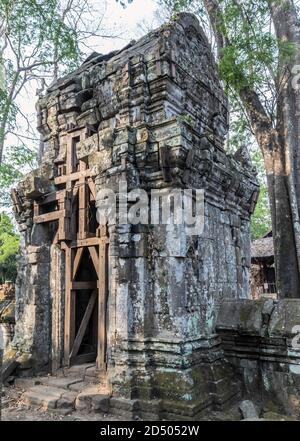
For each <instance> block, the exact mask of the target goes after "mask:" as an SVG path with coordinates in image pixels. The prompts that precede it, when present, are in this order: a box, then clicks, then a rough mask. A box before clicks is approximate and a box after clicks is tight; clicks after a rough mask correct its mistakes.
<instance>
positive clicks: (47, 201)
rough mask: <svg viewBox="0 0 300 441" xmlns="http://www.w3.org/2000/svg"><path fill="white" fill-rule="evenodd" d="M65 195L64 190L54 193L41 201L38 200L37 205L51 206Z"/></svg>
mask: <svg viewBox="0 0 300 441" xmlns="http://www.w3.org/2000/svg"><path fill="white" fill-rule="evenodd" d="M65 195H66V190H59V191H54V192H53V193H50V194H48V195H47V196H45V197H43V198H42V199H41V200H39V201H38V204H39V205H46V204H51V203H53V202H56V201H58V200H59V199H61V198H63V197H65Z"/></svg>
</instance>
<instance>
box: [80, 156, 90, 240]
mask: <svg viewBox="0 0 300 441" xmlns="http://www.w3.org/2000/svg"><path fill="white" fill-rule="evenodd" d="M84 170H86V164H85V163H84V162H83V161H80V171H84ZM87 202H88V201H87V191H86V181H85V176H84V175H83V176H82V177H80V179H79V190H78V209H79V221H78V238H79V239H85V238H86V226H87V225H86V224H87V219H86V217H87Z"/></svg>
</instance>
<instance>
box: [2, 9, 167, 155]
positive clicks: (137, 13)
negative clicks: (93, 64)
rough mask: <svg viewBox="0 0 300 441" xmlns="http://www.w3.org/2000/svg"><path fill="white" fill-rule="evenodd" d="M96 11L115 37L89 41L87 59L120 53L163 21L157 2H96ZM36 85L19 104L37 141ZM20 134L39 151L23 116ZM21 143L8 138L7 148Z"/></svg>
mask: <svg viewBox="0 0 300 441" xmlns="http://www.w3.org/2000/svg"><path fill="white" fill-rule="evenodd" d="M93 3H94V7H95V9H98V10H103V11H104V18H103V22H102V23H103V32H104V33H106V34H109V35H110V33H112V34H113V35H114V37H112V38H93V39H91V40H89V48H85V47H82V49H83V51H84V52H85V53H86V55H88V54H89V53H90V52H91V51H93V50H94V51H97V52H100V53H108V52H110V51H112V50H116V49H121V48H122V47H124V46H126V44H128V43H129V42H130V41H131V40H133V39H138V38H140V37H141V36H142V35H143V33H145V28H149V29H150V28H154V27H157V26H159V24H160V22H161V21H162V18H161V17H159V15H160V14H159V12H158V11H159V5H158V0H134V1H133V3H131V4H128V5H127V6H126V8H124V7H123V6H121V4H120V3H118V2H117V1H116V0H106V1H103V0H93ZM36 87H37V86H36V84H34V85H32V87H27V90H26V91H25V90H24V91H23V92H22V94H20V97H19V100H18V104H19V106H20V108H21V110H22V112H23V113H24V114H26V116H27V118H28V120H29V121H30V125H31V127H32V129H33V130H34V136H36V137H38V136H39V135H38V132H37V131H36V130H35V127H36V110H35V104H36V101H37V96H36ZM18 124H19V126H20V127H19V130H18V134H21V135H23V136H24V137H23V138H22V137H21V138H19V139H22V141H23V142H26V145H27V146H29V147H30V148H34V145H35V148H36V147H37V145H38V143H37V142H36V143H34V142H33V141H30V139H27V138H26V137H27V136H28V137H32V136H33V134H32V133H29V131H28V127H27V124H25V120H23V118H22V117H21V116H20V117H19V118H18ZM19 143H20V141H19V140H18V138H16V136H14V135H11V134H10V135H8V137H7V145H16V144H19Z"/></svg>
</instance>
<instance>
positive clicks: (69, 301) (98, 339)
mask: <svg viewBox="0 0 300 441" xmlns="http://www.w3.org/2000/svg"><path fill="white" fill-rule="evenodd" d="M87 136H89V129H88V128H86V127H85V128H81V129H78V128H77V129H73V130H70V131H69V132H68V134H67V148H66V159H65V160H63V161H61V162H60V163H59V164H58V172H59V173H58V176H57V177H56V178H55V187H56V191H55V192H53V193H50V194H47V195H44V196H43V197H41V198H39V199H37V200H36V201H35V202H34V222H36V223H44V222H56V223H57V230H56V233H55V236H54V243H57V244H59V245H60V247H61V249H62V250H63V251H64V253H65V311H64V314H65V315H64V317H65V318H64V365H66V366H69V365H70V364H74V363H82V362H89V361H93V360H94V359H96V365H97V368H98V370H100V371H103V370H106V304H107V296H108V243H109V240H108V234H107V228H106V226H99V225H98V223H97V220H96V208H95V198H96V188H95V183H94V180H93V175H92V173H91V170H89V169H88V168H87V165H86V163H85V162H84V161H82V160H77V156H76V144H77V143H78V142H80V141H81V140H83V139H85V138H86V137H87ZM91 322H93V323H91ZM88 334H89V335H92V337H90V342H89V343H90V345H87V346H91V348H89V350H87V349H86V348H84V341H85V339H87V335H88ZM91 339H92V342H91ZM92 343H94V344H92Z"/></svg>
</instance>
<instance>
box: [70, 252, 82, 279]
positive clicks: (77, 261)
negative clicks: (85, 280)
mask: <svg viewBox="0 0 300 441" xmlns="http://www.w3.org/2000/svg"><path fill="white" fill-rule="evenodd" d="M83 251H84V248H78V249H77V250H76V254H75V259H74V264H73V279H75V277H76V275H77V271H78V267H79V264H80V261H81V258H82V255H83Z"/></svg>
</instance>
